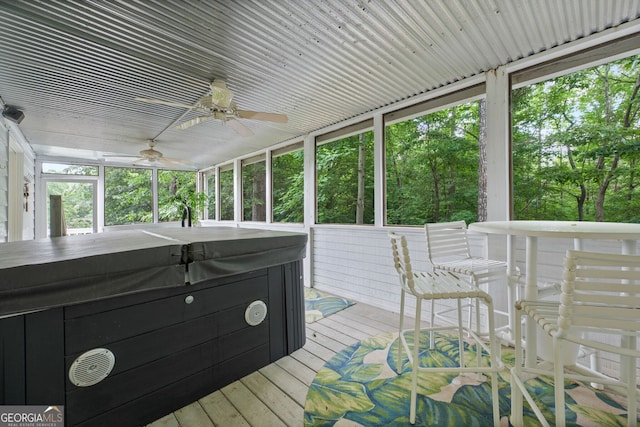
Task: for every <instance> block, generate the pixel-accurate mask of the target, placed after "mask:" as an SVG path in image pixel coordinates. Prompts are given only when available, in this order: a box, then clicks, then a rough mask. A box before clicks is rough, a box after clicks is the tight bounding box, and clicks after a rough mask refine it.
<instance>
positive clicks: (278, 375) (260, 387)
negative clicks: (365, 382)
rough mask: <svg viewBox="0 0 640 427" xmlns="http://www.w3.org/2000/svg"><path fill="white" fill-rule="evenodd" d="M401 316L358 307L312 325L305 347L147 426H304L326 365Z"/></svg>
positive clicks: (389, 329)
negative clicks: (308, 402) (307, 406)
mask: <svg viewBox="0 0 640 427" xmlns="http://www.w3.org/2000/svg"><path fill="white" fill-rule="evenodd" d="M398 317H399V315H398V314H397V313H391V312H388V311H384V310H381V309H378V308H375V307H372V306H369V305H366V304H362V303H357V304H355V305H353V306H351V307H349V308H347V309H345V310H342V311H340V312H338V313H335V314H333V315H331V316H329V317H327V318H324V319H321V320H319V321H317V322H315V323H311V324H307V342H306V344H305V346H304V347H303V348H301V349H299V350H297V351H295V352H294V353H293V354H291V355H289V356H286V357H284V358H282V359H280V360H278V361H277V362H275V363H272V364H271V365H268V366H266V367H264V368H262V369H260V370H259V371H257V372H254V373H252V374H250V375H247V376H246V377H244V378H242V379H240V380H238V381H236V382H234V383H232V384H229V385H228V386H226V387H224V388H222V389H221V390H218V391H216V392H214V393H211V394H210V395H208V396H205V397H203V398H202V399H200V400H198V401H197V402H193V403H191V404H190V405H187V406H185V407H184V408H181V409H179V410H177V411H176V412H174V413H172V414H169V415H167V416H165V417H163V418H161V419H159V420H157V421H155V422H153V423H151V424H149V425H148V426H147V427H211V426H224V427H235V426H255V427H262V426H268V427H277V426H295V427H300V426H302V425H303V417H304V403H305V399H306V396H307V390H308V388H309V385H310V384H311V382H312V381H313V379H314V378H315V375H316V373H317V372H318V370H319V369H320V368H322V367H323V366H324V364H325V362H327V361H328V360H329V359H330V358H331V357H333V356H334V355H335V354H336V353H337V352H338V351H340V350H342V349H343V348H345V347H346V346H348V345H351V344H353V343H355V342H357V341H359V340H361V339H364V338H366V337H370V336H374V335H378V334H381V333H386V332H393V331H395V330H397V327H398Z"/></svg>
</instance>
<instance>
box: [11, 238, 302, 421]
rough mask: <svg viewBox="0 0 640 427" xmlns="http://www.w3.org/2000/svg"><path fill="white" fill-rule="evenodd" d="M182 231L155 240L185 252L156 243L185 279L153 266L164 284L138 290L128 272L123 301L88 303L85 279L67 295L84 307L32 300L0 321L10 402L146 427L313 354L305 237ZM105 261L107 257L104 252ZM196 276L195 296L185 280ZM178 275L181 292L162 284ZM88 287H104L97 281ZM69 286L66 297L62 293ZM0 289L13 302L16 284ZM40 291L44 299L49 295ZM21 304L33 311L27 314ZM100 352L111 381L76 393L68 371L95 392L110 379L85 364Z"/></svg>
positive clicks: (99, 298) (103, 298)
mask: <svg viewBox="0 0 640 427" xmlns="http://www.w3.org/2000/svg"><path fill="white" fill-rule="evenodd" d="M193 230H199V231H202V230H206V229H199V228H196V229H193ZM213 230H217V233H216V232H215V231H213ZM181 231H182V230H176V231H171V232H167V231H165V230H162V231H157V232H156V233H159V234H160V235H161V237H159V239H166V242H168V243H169V244H170V245H173V246H175V247H171V248H169V249H167V248H166V247H165V246H163V244H162V242H154V244H152V245H150V246H151V248H147V250H149V251H150V252H152V253H153V256H154V257H158V256H159V255H163V256H168V258H169V259H171V258H172V257H173V256H174V255H175V256H177V254H178V253H179V254H180V255H179V258H180V260H181V261H180V262H179V263H178V264H177V265H179V266H181V268H177V269H176V268H175V265H171V266H167V269H166V272H165V273H166V274H161V275H160V276H158V275H157V271H156V270H158V268H159V267H158V266H157V265H156V266H150V265H148V266H146V267H145V268H149V269H153V270H154V274H152V275H151V277H155V278H158V277H159V278H160V279H159V285H158V286H154V285H153V284H152V283H146V282H145V283H144V284H140V285H139V286H138V287H139V288H140V287H141V288H142V290H139V289H136V287H135V286H132V283H128V282H127V281H126V279H122V278H123V277H126V274H124V273H123V271H120V272H115V273H114V277H116V279H114V280H115V282H114V283H112V284H113V288H117V289H119V290H120V293H116V294H113V293H112V292H111V291H108V290H107V291H105V292H104V293H105V294H106V295H95V288H99V286H98V287H96V286H94V285H95V283H93V284H90V283H88V284H87V285H88V286H89V287H92V288H94V290H92V291H91V292H93V293H94V295H93V296H91V295H89V296H88V295H84V294H83V293H82V292H81V291H80V290H79V289H77V288H79V287H81V286H79V285H78V284H80V283H81V282H82V281H81V280H78V278H77V277H76V278H74V279H73V280H70V281H71V282H73V285H72V286H70V288H69V289H68V290H69V291H70V292H69V294H70V295H72V296H74V297H75V298H77V299H78V301H69V302H68V303H60V298H59V295H50V296H47V297H46V298H43V299H41V300H39V299H37V298H27V300H28V301H29V303H30V304H32V307H31V309H32V310H33V311H32V312H29V313H21V314H15V313H13V314H11V315H7V316H6V317H4V318H2V319H0V340H1V350H0V351H1V353H0V356H1V358H2V360H1V361H2V364H1V374H2V378H1V382H0V385H1V389H0V402H2V404H4V405H14V404H33V405H55V404H57V405H64V406H65V416H66V421H67V425H68V426H113V425H131V426H137V425H143V424H145V423H148V422H151V421H153V420H155V419H157V418H160V417H161V416H163V415H165V414H167V413H170V412H172V411H174V410H176V409H178V408H181V407H182V406H184V405H186V404H188V403H190V402H193V401H195V400H197V399H198V398H200V397H203V396H205V395H207V394H209V393H211V392H213V391H215V390H217V389H219V388H221V387H223V386H225V385H227V384H229V383H231V382H233V381H235V380H237V379H239V378H241V377H243V376H245V375H247V374H249V373H251V372H253V371H255V370H257V369H259V368H261V367H263V366H265V365H267V364H269V363H271V362H273V361H275V360H278V359H280V358H281V357H283V356H285V355H287V354H290V353H292V352H293V351H295V350H297V349H299V348H301V347H302V346H303V345H304V342H305V324H304V296H303V285H302V266H301V257H302V254H303V252H304V246H305V245H306V235H304V234H298V233H279V232H275V233H271V232H256V231H252V232H244V231H238V229H231V230H226V229H225V230H221V229H215V228H214V229H212V230H207V231H206V233H207V234H205V235H203V234H202V233H197V231H192V232H188V234H190V235H188V236H186V235H184V233H182V232H181ZM117 233H120V232H117ZM117 233H116V232H114V233H111V234H114V235H115V234H117ZM127 233H128V232H127ZM108 234H110V233H106V235H108ZM109 238H110V237H107V238H106V239H107V240H108V239H109ZM61 239H65V238H61ZM68 239H71V238H68ZM97 239H98V240H99V239H100V238H99V237H98V238H97ZM180 239H182V240H180ZM51 240H54V239H51ZM80 240H81V239H79V240H78V241H77V242H79V244H83V242H81V241H80ZM85 243H86V242H85ZM94 243H95V241H94ZM156 243H157V245H156ZM8 245H9V244H8ZM90 246H91V245H90ZM116 246H117V245H116ZM223 246H224V247H225V248H226V249H224V248H222V247H223ZM0 248H2V245H0ZM160 248H164V249H160ZM120 249H122V247H121V246H118V247H114V248H112V250H113V251H116V253H121V252H118V251H119V250H120ZM129 249H131V248H129ZM140 250H142V251H143V252H144V251H145V249H144V248H136V249H133V250H132V251H131V253H130V254H129V255H130V256H131V257H133V256H138V257H139V259H140V261H141V262H142V261H144V259H145V257H144V256H143V255H141V253H136V252H137V251H140ZM260 252H262V253H264V254H265V255H264V257H261V256H260ZM167 254H168V255H167ZM102 255H104V256H105V257H106V258H105V259H108V258H109V256H108V250H106V248H105V251H104V254H102ZM93 256H101V255H98V254H95V253H94V254H93ZM62 258H63V257H62ZM125 258H126V257H125ZM152 258H153V257H152ZM156 260H157V258H156ZM260 260H262V261H260ZM59 261H61V263H62V264H65V263H67V266H66V267H69V266H72V265H73V264H74V263H73V261H72V260H71V259H66V260H63V259H59ZM80 264H81V263H80ZM187 265H188V270H189V272H188V276H187V277H188V281H189V283H190V284H189V285H185V284H184V280H183V279H184V277H185V272H184V270H185V267H186V266H187ZM5 267H6V268H7V270H5V272H8V274H7V275H5V276H4V277H10V276H11V267H10V266H6V265H5ZM124 267H126V266H124ZM42 268H43V267H42V266H40V267H36V268H35V270H38V269H42ZM126 268H128V267H126ZM160 269H161V268H160ZM116 270H117V268H116ZM243 270H244V271H243ZM176 271H177V272H178V275H181V279H180V280H178V282H179V283H174V284H173V285H167V284H166V283H164V281H163V279H162V278H163V277H164V278H169V280H168V282H169V283H171V282H176V277H177V276H176V274H174V273H175V272H176ZM0 274H2V271H0ZM136 277H137V275H136ZM102 279H104V280H103V283H102V286H108V284H109V279H105V278H104V277H103V278H102ZM87 280H90V281H100V279H99V278H98V277H97V276H96V275H91V274H90V275H88V277H87ZM63 282H64V280H63V281H61V282H60V283H62V284H60V283H58V287H56V290H57V291H59V292H64V290H65V289H64V283H63ZM0 284H1V285H2V290H1V291H0V297H2V292H4V293H5V296H10V295H11V294H12V292H11V288H12V287H14V286H15V285H12V284H8V283H7V282H6V281H3V279H0ZM125 288H126V289H127V290H128V291H123V289H125ZM40 289H41V290H42V289H44V292H45V293H46V286H45V287H40ZM13 293H14V294H16V293H17V294H18V295H21V293H20V292H15V291H14V292H13ZM39 303H40V304H41V305H42V307H40V306H39ZM262 303H264V306H263V305H262ZM252 304H253V305H252ZM6 305H7V304H4V305H3V307H5V306H6ZM16 305H17V306H18V307H20V309H21V310H22V311H24V310H25V307H24V305H25V303H17V304H16ZM265 306H266V316H264V314H265V313H264V310H263V307H265ZM46 307H48V308H46ZM4 314H5V315H6V314H7V313H6V311H5V313H4ZM263 318H264V319H263ZM99 349H106V350H107V351H108V352H110V353H111V354H113V356H114V357H115V363H113V368H112V370H111V371H110V372H109V373H108V375H106V377H104V379H101V380H99V381H98V382H97V383H95V384H93V385H85V384H81V386H78V385H76V384H74V383H72V381H71V380H70V376H69V372H70V371H71V370H74V369H75V368H77V367H78V366H82V368H81V369H80V368H77V369H80V372H81V374H85V373H86V374H87V376H88V378H83V377H82V375H81V376H80V378H81V380H83V381H84V380H85V379H86V380H88V382H91V380H94V378H91V377H92V375H93V372H96V371H99V370H100V369H101V368H105V367H104V366H101V363H106V362H104V360H105V359H103V358H101V357H102V356H100V355H98V358H97V359H95V360H97V362H96V365H97V367H98V369H96V370H94V369H93V368H94V367H89V368H86V366H84V365H78V363H79V362H83V361H85V360H94V359H83V355H85V354H87V352H91V351H93V350H98V353H99V351H100V350H99ZM84 369H86V371H85V370H84ZM74 372H78V371H74ZM75 380H77V378H76V379H75ZM80 382H82V381H80Z"/></svg>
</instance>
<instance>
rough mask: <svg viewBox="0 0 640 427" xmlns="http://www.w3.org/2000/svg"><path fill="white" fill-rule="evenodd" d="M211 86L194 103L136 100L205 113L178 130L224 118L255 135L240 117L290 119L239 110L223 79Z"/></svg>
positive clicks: (242, 131)
mask: <svg viewBox="0 0 640 427" xmlns="http://www.w3.org/2000/svg"><path fill="white" fill-rule="evenodd" d="M209 86H210V88H211V92H210V95H205V96H203V97H202V98H200V99H199V100H198V102H196V103H195V104H194V105H188V104H183V103H180V102H172V101H163V100H161V99H153V98H142V97H137V98H136V100H138V101H143V102H149V103H151V104H162V105H169V106H172V107H179V108H187V109H189V110H192V111H198V112H201V113H204V115H202V116H198V117H195V118H193V119H190V120H187V121H185V122H183V123H180V124H179V125H177V126H175V127H174V129H178V130H183V129H187V128H190V127H191V126H195V125H197V124H200V123H202V122H205V121H208V120H212V119H215V120H222V121H223V122H224V123H225V124H227V125H228V126H229V127H231V128H232V129H233V130H234V131H236V132H237V133H238V134H239V135H241V136H251V135H253V131H252V130H251V129H249V127H247V126H246V125H245V124H244V123H242V122H241V121H240V120H239V119H250V120H261V121H267V122H274V123H287V121H288V118H287V116H286V115H284V114H276V113H265V112H258V111H247V110H239V109H238V108H237V106H236V103H235V102H233V101H232V99H233V92H231V91H230V90H229V89H227V85H226V83H225V82H224V81H223V80H219V79H216V80H214V81H213V82H212V83H211V84H210V85H209Z"/></svg>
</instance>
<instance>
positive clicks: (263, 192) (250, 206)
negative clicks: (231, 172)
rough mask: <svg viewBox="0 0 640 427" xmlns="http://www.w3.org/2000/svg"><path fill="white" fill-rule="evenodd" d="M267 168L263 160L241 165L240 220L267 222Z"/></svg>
mask: <svg viewBox="0 0 640 427" xmlns="http://www.w3.org/2000/svg"><path fill="white" fill-rule="evenodd" d="M266 174H267V166H266V162H265V161H264V160H261V161H259V162H253V163H249V164H246V165H242V208H243V209H242V211H243V214H242V219H243V220H244V221H266V220H267V206H266V203H267V188H266V185H267V182H266V181H267V175H266Z"/></svg>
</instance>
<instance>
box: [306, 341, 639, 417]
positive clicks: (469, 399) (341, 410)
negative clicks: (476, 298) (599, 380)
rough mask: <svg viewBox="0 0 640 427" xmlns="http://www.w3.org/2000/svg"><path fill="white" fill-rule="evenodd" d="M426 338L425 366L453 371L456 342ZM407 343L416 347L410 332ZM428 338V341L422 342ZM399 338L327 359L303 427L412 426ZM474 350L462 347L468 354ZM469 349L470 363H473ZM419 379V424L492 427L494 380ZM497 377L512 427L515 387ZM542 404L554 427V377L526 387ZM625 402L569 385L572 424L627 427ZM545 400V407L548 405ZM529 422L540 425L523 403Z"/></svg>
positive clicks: (508, 357)
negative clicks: (431, 344) (399, 367)
mask: <svg viewBox="0 0 640 427" xmlns="http://www.w3.org/2000/svg"><path fill="white" fill-rule="evenodd" d="M428 339H429V336H428V334H427V333H426V332H423V333H422V334H421V337H420V340H421V344H420V348H421V349H425V350H423V351H422V352H421V354H420V363H421V365H422V366H447V365H449V366H452V365H453V364H454V363H457V362H455V361H456V360H457V355H458V353H459V352H458V347H457V338H455V337H453V336H444V337H443V336H439V337H438V338H437V339H436V349H437V352H434V353H433V354H430V352H429V350H428V345H427V342H428ZM407 340H408V341H409V342H410V344H412V339H411V334H407ZM423 340H424V342H422V341H423ZM398 343H399V341H398V339H397V334H385V335H380V336H375V337H372V338H369V339H366V340H363V341H361V342H358V343H356V344H354V345H351V346H349V347H347V348H345V349H344V350H342V351H341V352H339V353H338V354H336V355H335V356H334V357H333V358H332V359H331V360H329V361H328V362H327V363H326V364H325V366H324V367H323V368H322V369H321V370H320V371H319V372H318V374H317V375H316V377H315V379H314V380H313V383H312V384H311V387H310V388H309V392H308V394H307V399H306V403H305V408H304V410H305V412H304V425H305V426H306V427H310V426H314V427H316V426H409V425H410V424H409V400H410V390H411V370H410V366H409V365H408V359H407V357H406V355H404V354H403V359H402V360H401V362H400V363H401V365H402V370H401V372H402V374H400V375H398V374H396V358H397V346H398ZM468 350H472V348H468V349H467V348H465V351H468ZM473 354H474V352H473V351H469V356H468V359H467V360H469V361H472V360H474V359H473ZM502 359H503V361H504V362H505V364H506V365H508V366H513V361H514V350H513V348H509V347H503V349H502ZM420 375H421V376H420V377H419V378H421V379H419V381H418V399H417V416H416V424H415V425H416V426H451V427H457V426H479V427H481V426H490V425H492V416H491V411H492V407H491V386H490V383H489V382H488V381H489V380H490V379H487V380H483V381H478V380H477V376H475V375H474V374H471V375H468V376H467V377H465V379H464V381H462V383H461V384H459V383H458V381H456V384H453V383H452V380H453V379H454V378H455V377H456V376H457V374H444V373H427V372H421V374H420ZM499 375H500V379H499V383H500V384H499V390H500V391H499V395H500V415H501V418H502V425H504V426H508V425H509V421H508V418H509V415H510V402H511V389H510V386H509V373H508V371H507V370H505V371H503V372H501V373H500V374H499ZM527 386H529V387H530V388H531V390H532V392H533V394H534V395H535V396H537V397H538V398H539V399H540V401H541V402H543V413H544V414H545V417H546V418H547V419H548V420H549V421H550V422H551V424H552V425H553V420H554V407H553V402H554V398H553V383H552V379H547V378H542V377H541V378H533V379H531V380H529V381H528V382H527ZM619 400H620V399H614V398H613V396H611V395H609V394H607V393H604V392H601V391H598V390H596V389H593V388H591V387H590V386H587V385H584V384H581V383H572V384H571V385H570V386H568V391H567V398H566V404H567V407H568V411H567V426H599V427H602V426H626V425H627V422H626V410H625V409H624V407H623V406H622V405H621V404H620V403H619ZM544 403H546V405H544ZM524 417H525V425H526V426H537V425H539V423H538V421H537V419H536V418H535V415H534V414H533V412H532V411H531V410H530V409H529V408H528V406H526V404H525V410H524Z"/></svg>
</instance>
